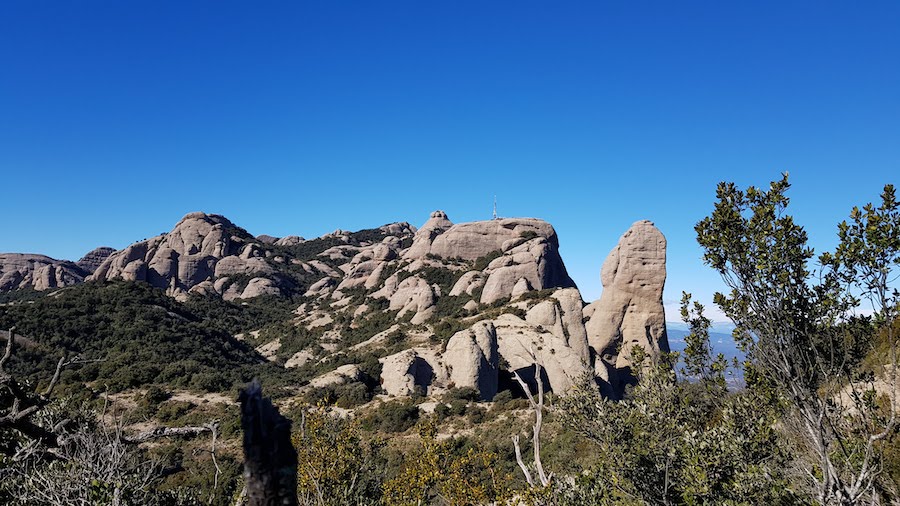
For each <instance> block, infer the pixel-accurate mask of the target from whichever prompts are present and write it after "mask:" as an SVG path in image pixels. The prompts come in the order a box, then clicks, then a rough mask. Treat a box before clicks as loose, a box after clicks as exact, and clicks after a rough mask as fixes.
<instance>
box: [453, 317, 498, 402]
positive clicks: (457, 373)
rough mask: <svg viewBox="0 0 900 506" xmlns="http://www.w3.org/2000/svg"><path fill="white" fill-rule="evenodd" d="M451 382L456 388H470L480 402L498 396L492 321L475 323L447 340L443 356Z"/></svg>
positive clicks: (496, 360) (495, 342)
mask: <svg viewBox="0 0 900 506" xmlns="http://www.w3.org/2000/svg"><path fill="white" fill-rule="evenodd" d="M444 362H445V363H446V365H447V369H448V371H449V376H450V381H451V382H453V384H454V385H455V386H456V387H471V388H474V389H476V390H477V391H478V394H479V395H480V396H481V399H482V400H486V401H489V400H491V399H493V398H494V395H496V394H497V384H498V379H499V376H498V374H499V367H500V354H499V353H498V351H497V329H495V328H494V324H493V322H491V321H483V322H478V323H476V324H475V325H473V326H472V327H471V328H469V329H467V330H461V331H459V332H457V333H456V334H454V335H453V337H451V338H450V341H449V342H448V343H447V350H446V351H445V352H444Z"/></svg>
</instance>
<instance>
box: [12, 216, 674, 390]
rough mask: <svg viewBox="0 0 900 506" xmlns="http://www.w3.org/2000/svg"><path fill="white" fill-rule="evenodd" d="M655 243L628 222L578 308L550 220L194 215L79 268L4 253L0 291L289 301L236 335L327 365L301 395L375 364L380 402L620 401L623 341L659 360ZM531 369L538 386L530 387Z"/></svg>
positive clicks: (661, 260) (286, 361)
mask: <svg viewBox="0 0 900 506" xmlns="http://www.w3.org/2000/svg"><path fill="white" fill-rule="evenodd" d="M665 246H666V244H665V238H664V237H663V236H662V234H661V233H659V231H658V230H657V229H656V228H655V227H654V226H653V224H652V223H650V222H648V221H642V222H637V223H635V224H634V225H633V226H632V227H631V228H630V229H629V231H627V232H626V233H625V234H624V235H623V236H622V238H621V239H620V241H619V244H618V245H617V246H616V248H615V249H614V250H613V251H612V252H611V253H610V255H609V257H608V258H607V260H606V262H605V263H604V264H603V270H602V275H601V278H602V281H603V285H604V291H603V295H602V297H601V298H600V300H598V301H595V302H593V303H591V304H589V305H585V303H584V302H583V300H582V297H581V294H580V292H579V291H578V289H577V287H575V283H574V282H573V281H572V280H571V278H570V277H569V275H568V273H567V271H566V268H565V265H564V263H563V260H562V258H561V257H560V255H559V240H558V237H557V235H556V231H555V230H554V229H553V227H552V226H551V225H550V224H549V223H547V222H545V221H543V220H539V219H534V218H504V219H496V220H488V221H476V222H470V223H459V224H454V223H452V222H451V221H450V219H449V217H448V216H447V215H446V213H444V212H443V211H435V212H434V213H432V214H431V216H430V217H429V219H428V220H427V221H426V222H425V223H424V224H423V225H422V227H420V228H418V229H417V228H416V227H414V226H412V225H410V224H408V223H405V222H404V223H392V224H388V225H384V226H382V227H379V228H377V229H369V230H362V231H359V232H348V231H344V230H336V231H335V232H333V233H331V234H327V235H325V236H322V237H319V238H316V239H310V240H305V239H303V238H301V237H298V236H289V237H284V238H275V237H272V236H258V237H254V236H253V235H251V234H250V233H248V232H247V231H246V230H244V229H242V228H240V227H238V226H236V225H235V224H233V223H232V222H231V221H229V220H228V219H227V218H225V217H223V216H220V215H215V214H205V213H190V214H188V215H186V216H185V217H184V218H182V219H181V220H180V221H179V222H178V223H177V224H176V225H175V227H174V228H173V230H172V231H170V232H168V233H165V234H161V235H159V236H156V237H152V238H150V239H146V240H143V241H140V242H137V243H134V244H132V245H130V246H128V247H126V248H124V249H122V250H120V251H116V252H111V251H108V250H97V251H95V252H92V253H91V254H89V255H87V256H86V258H85V259H82V262H81V263H82V265H83V266H80V265H78V264H73V263H71V262H60V261H54V260H53V259H49V258H46V257H44V258H45V259H46V260H41V261H40V262H38V260H37V259H34V260H32V261H31V264H33V265H35V266H36V267H31V268H30V270H28V269H27V268H26V267H24V265H25V264H27V263H28V262H27V261H26V260H23V259H22V258H13V257H10V256H9V255H6V256H7V257H9V258H8V259H7V260H5V262H4V263H3V264H2V265H4V267H3V271H0V272H2V273H3V274H2V275H3V276H4V278H3V279H6V280H8V281H7V282H6V284H5V285H3V286H5V287H6V288H5V289H7V290H8V289H17V288H21V287H23V286H31V287H32V288H34V289H36V290H44V289H50V288H58V287H63V286H68V285H71V284H75V283H80V282H83V281H97V280H115V279H123V280H127V281H140V282H146V283H148V284H150V285H152V286H154V287H157V288H159V289H162V290H165V292H166V293H167V294H168V295H170V296H172V297H174V298H176V299H179V300H187V299H188V298H190V297H193V296H200V297H217V298H222V299H223V300H226V301H237V302H240V301H242V300H243V301H247V300H254V299H257V298H259V297H276V298H280V299H285V298H288V299H291V300H294V301H296V303H297V308H296V310H295V311H294V315H295V316H294V318H293V319H292V321H290V322H286V323H285V325H286V326H285V327H283V328H282V330H281V331H279V332H269V331H264V332H261V333H260V332H256V333H254V334H253V335H247V336H244V338H245V339H247V340H249V341H250V342H251V343H252V344H253V345H254V346H255V347H257V351H258V352H259V353H260V354H262V355H263V356H266V357H268V358H269V359H270V360H273V361H276V362H278V363H280V364H282V365H284V366H285V367H287V368H296V369H297V370H298V373H300V372H302V373H303V374H302V376H303V377H307V376H308V375H309V374H310V373H314V372H315V371H321V370H325V371H326V372H324V373H321V374H320V375H319V376H318V377H313V378H311V379H310V380H309V381H308V384H306V386H301V387H299V388H300V389H301V390H303V389H309V388H316V387H317V386H318V387H321V386H322V385H334V384H343V383H352V382H354V381H358V380H359V378H360V374H358V371H357V370H355V369H354V367H358V366H359V364H357V363H354V358H355V357H359V356H374V357H377V359H378V362H379V363H380V368H381V372H380V384H381V387H382V389H383V391H384V392H385V394H386V395H388V396H407V395H414V394H426V395H431V394H437V393H440V392H443V391H446V390H449V389H452V388H460V387H468V388H472V389H474V390H475V391H477V392H478V395H479V396H480V397H481V398H482V399H485V400H489V399H491V398H493V396H494V395H495V394H496V393H497V392H498V391H499V390H501V389H502V388H503V384H504V383H505V382H506V383H508V382H509V377H510V375H511V374H512V373H513V372H517V373H519V374H520V375H522V376H523V377H525V378H526V380H527V381H530V382H534V381H543V382H544V383H545V384H546V386H547V387H548V388H550V389H551V390H553V391H556V392H564V391H565V390H567V389H568V388H569V387H570V386H571V385H572V384H573V383H574V382H575V381H577V380H578V379H579V378H580V377H582V376H584V375H593V376H594V377H596V378H597V380H598V381H599V382H600V383H601V384H602V385H603V386H604V388H605V391H606V392H607V394H608V395H610V396H612V397H616V396H619V395H621V392H622V391H623V389H624V386H625V385H627V384H628V383H629V382H630V381H631V380H632V375H631V372H630V365H631V361H630V349H631V347H632V346H641V347H643V348H644V349H645V350H646V351H647V352H648V353H649V354H650V355H651V356H654V355H656V354H658V353H659V352H661V351H668V342H667V339H666V332H665V318H664V312H663V307H662V289H663V286H664V283H665ZM0 259H2V257H0ZM41 262H43V263H41ZM6 266H12V267H13V268H9V267H6ZM91 268H93V273H91V272H90V271H89V269H91ZM13 272H15V273H20V274H16V275H13V274H10V273H13ZM535 359H537V360H539V361H540V362H541V363H542V364H543V366H544V370H545V377H542V378H534V377H533V367H532V365H533V362H534V360H535ZM356 362H358V360H356ZM327 364H336V365H335V367H334V368H329V366H328V365H327ZM529 375H530V376H531V377H529Z"/></svg>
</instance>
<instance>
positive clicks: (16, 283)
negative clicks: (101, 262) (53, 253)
mask: <svg viewBox="0 0 900 506" xmlns="http://www.w3.org/2000/svg"><path fill="white" fill-rule="evenodd" d="M88 274H90V273H89V272H88V271H86V270H84V269H82V268H81V267H79V266H78V265H76V264H74V263H72V262H70V261H68V260H56V259H54V258H50V257H48V256H44V255H30V254H25V253H0V291H4V292H5V291H9V290H20V289H23V288H31V289H34V290H48V289H50V288H62V287H64V286H70V285H74V284H77V283H81V282H82V281H84V279H85V277H87V276H88Z"/></svg>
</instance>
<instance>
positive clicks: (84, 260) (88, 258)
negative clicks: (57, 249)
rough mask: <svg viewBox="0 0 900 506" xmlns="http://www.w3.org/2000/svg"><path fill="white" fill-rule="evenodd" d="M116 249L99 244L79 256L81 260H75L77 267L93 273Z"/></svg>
mask: <svg viewBox="0 0 900 506" xmlns="http://www.w3.org/2000/svg"><path fill="white" fill-rule="evenodd" d="M115 252H116V250H115V249H113V248H110V247H107V246H100V247H99V248H95V249H93V250H91V251H90V252H88V253H87V254H86V255H84V256H83V257H81V260H79V261H77V262H75V263H76V264H77V265H78V267H81V268H82V269H84V270H86V271H87V272H90V273H93V272H94V271H96V270H97V267H100V265H101V264H102V263H103V261H104V260H106V259H107V258H108V257H109V256H110V255H112V254H113V253H115Z"/></svg>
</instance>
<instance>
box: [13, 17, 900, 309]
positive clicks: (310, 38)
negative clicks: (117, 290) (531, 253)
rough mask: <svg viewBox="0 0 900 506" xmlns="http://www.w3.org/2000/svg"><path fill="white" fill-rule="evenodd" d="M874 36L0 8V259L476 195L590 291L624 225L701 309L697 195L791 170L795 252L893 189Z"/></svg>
mask: <svg viewBox="0 0 900 506" xmlns="http://www.w3.org/2000/svg"><path fill="white" fill-rule="evenodd" d="M898 26H900V3H898V2H895V1H890V2H876V1H873V2H827V1H811V2H790V1H777V2H721V1H708V2H691V1H678V2H672V1H660V2H642V1H627V2H626V1H615V2H600V1H591V2H532V1H523V0H519V1H514V2H499V1H497V2H494V1H491V2H484V1H453V2H449V1H427V2H422V1H365V2H341V1H320V2H274V1H272V2H245V1H241V2H222V1H215V2H162V1H157V0H154V1H143V2H142V1H128V2H122V1H107V2H99V1H77V2H71V1H57V2H49V1H33V0H24V1H7V2H3V3H2V5H0V185H2V189H3V191H2V197H0V251H25V252H41V253H45V254H48V255H51V256H54V257H61V258H73V259H74V258H77V257H79V256H80V255H81V254H82V253H84V252H85V251H87V250H89V249H91V248H93V247H94V246H98V245H110V246H114V247H123V246H125V245H127V244H129V243H131V242H133V241H135V240H140V239H143V238H145V237H149V236H151V235H155V234H157V233H159V232H162V231H165V230H169V229H170V228H171V227H172V225H173V224H174V223H175V222H176V221H177V220H178V219H179V218H180V217H181V216H182V215H183V214H185V213H187V212H190V211H194V210H203V211H207V212H216V213H222V214H225V215H226V216H228V217H230V218H231V219H232V220H233V221H235V222H236V223H237V224H239V225H241V226H243V227H245V228H247V229H248V230H249V231H250V232H252V233H255V234H261V233H267V234H272V235H287V234H299V235H303V236H306V237H311V236H317V235H320V234H323V233H326V232H329V231H331V230H334V229H335V228H344V229H360V228H367V227H372V226H378V225H381V224H383V223H387V222H392V221H410V222H411V223H413V224H415V225H417V226H418V225H421V224H422V222H424V221H425V219H426V218H427V216H428V213H429V212H430V211H432V210H434V209H443V210H445V211H447V213H448V214H449V216H450V218H451V219H452V220H454V221H468V220H475V219H486V218H489V217H490V213H491V205H492V201H493V197H494V195H495V194H496V195H497V198H498V200H499V208H500V213H501V214H502V215H505V216H536V217H540V218H544V219H546V220H548V221H550V222H551V223H553V224H554V225H555V227H556V229H557V231H558V232H559V236H560V242H561V246H562V253H563V256H564V258H565V260H566V263H567V265H568V268H569V271H570V273H571V274H572V276H573V277H574V278H575V280H576V282H578V284H579V286H580V287H581V288H582V291H583V294H584V297H585V299H587V300H592V299H594V298H596V297H597V296H598V295H599V293H600V283H599V279H598V277H599V270H600V265H601V264H602V262H603V259H604V258H605V257H606V255H607V253H608V252H609V250H610V249H611V248H612V247H613V245H614V244H615V242H616V240H617V239H618V237H619V235H620V234H621V233H622V232H623V231H624V230H625V229H626V228H627V227H628V226H629V225H630V224H631V223H632V222H633V221H635V220H638V219H644V218H646V219H650V220H652V221H654V222H656V224H657V225H658V226H659V227H660V229H661V230H662V231H663V233H664V234H666V236H667V237H668V239H669V248H670V249H669V273H670V275H669V281H668V286H667V294H666V298H667V299H677V298H678V295H679V294H680V291H681V290H682V289H686V290H692V291H694V292H695V293H696V294H698V295H701V296H703V297H708V296H709V294H710V293H711V292H712V291H713V290H714V289H715V288H716V287H717V286H718V281H717V277H716V276H715V275H714V274H713V273H712V272H711V271H709V270H708V269H707V268H705V267H704V266H703V265H702V264H701V262H700V260H699V257H700V251H699V249H698V248H697V247H696V245H695V241H694V234H693V225H694V224H695V223H696V222H697V221H698V220H699V219H701V218H702V217H703V216H705V215H706V214H707V213H709V212H710V210H711V209H712V202H713V198H714V190H715V184H716V182H718V181H720V180H734V181H736V182H738V183H739V184H741V185H748V184H761V185H764V184H766V183H767V182H768V181H769V180H772V179H775V178H777V177H778V176H779V173H780V172H781V171H785V170H787V171H790V173H791V178H792V181H793V183H794V189H793V190H792V191H791V196H792V197H793V208H794V213H795V215H796V216H797V219H798V220H799V221H800V222H801V223H803V224H805V225H806V226H807V227H808V229H809V231H810V233H811V236H812V242H813V245H815V246H818V247H828V246H831V245H833V243H834V239H833V237H834V225H835V223H837V222H838V221H840V220H841V219H842V218H843V217H845V216H846V215H847V212H848V211H849V209H850V207H851V206H852V205H854V204H862V203H865V202H867V201H870V200H873V199H875V198H877V195H878V193H879V192H880V189H881V187H882V186H883V185H884V183H886V182H894V183H900V181H897V179H898V178H897V177H896V176H897V174H898V173H900V29H898ZM674 317H675V315H670V318H674Z"/></svg>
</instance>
